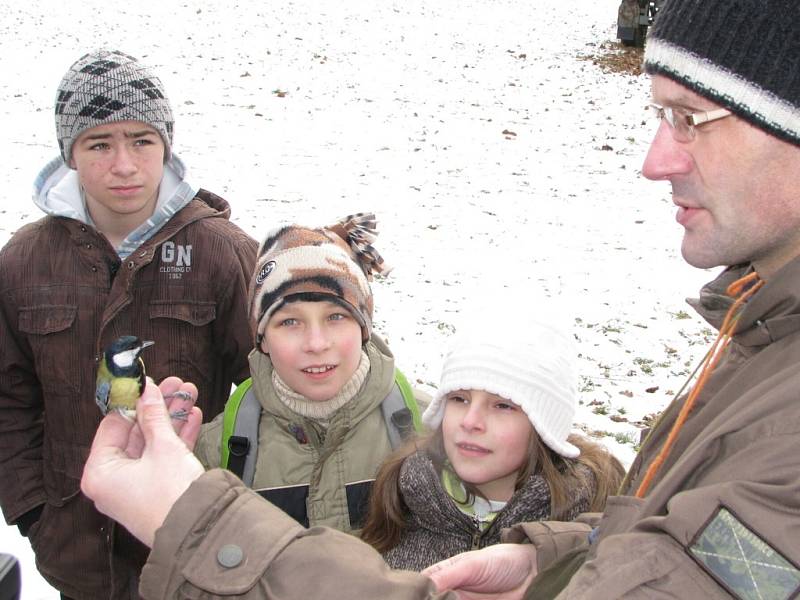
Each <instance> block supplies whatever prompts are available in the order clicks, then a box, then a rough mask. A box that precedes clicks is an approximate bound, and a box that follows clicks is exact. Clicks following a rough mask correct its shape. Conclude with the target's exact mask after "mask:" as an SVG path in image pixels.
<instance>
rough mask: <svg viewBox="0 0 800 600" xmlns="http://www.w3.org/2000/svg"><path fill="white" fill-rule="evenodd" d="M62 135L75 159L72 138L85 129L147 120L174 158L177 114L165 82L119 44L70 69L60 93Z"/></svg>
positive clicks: (63, 146) (65, 154)
mask: <svg viewBox="0 0 800 600" xmlns="http://www.w3.org/2000/svg"><path fill="white" fill-rule="evenodd" d="M55 114H56V136H57V137H58V146H59V148H60V150H61V157H62V158H63V159H64V162H66V163H67V164H69V162H70V158H71V151H72V144H73V143H75V140H76V139H77V138H78V136H79V135H80V134H81V132H82V131H84V130H85V129H90V128H92V127H96V126H97V125H104V124H106V123H113V122H116V121H141V122H142V123H146V124H147V125H150V126H151V127H152V128H153V129H155V130H156V131H158V133H159V134H160V135H161V139H162V140H164V162H166V161H168V160H169V157H170V155H171V146H172V130H173V125H174V123H175V120H174V119H173V117H172V109H171V108H170V105H169V99H168V98H167V95H166V93H165V92H164V86H163V85H162V84H161V81H160V80H159V79H158V77H156V76H155V75H154V74H153V72H152V71H151V70H150V69H149V68H148V67H146V66H145V65H143V64H142V63H140V62H139V61H138V60H136V59H135V58H134V57H132V56H129V55H127V54H124V53H122V52H119V51H117V50H96V51H94V52H91V53H89V54H85V55H84V56H82V57H81V58H79V59H78V60H77V61H76V62H75V63H74V64H73V65H72V66H71V67H70V68H69V70H68V71H67V73H66V75H64V78H63V79H62V80H61V83H60V84H59V86H58V92H57V94H56V110H55Z"/></svg>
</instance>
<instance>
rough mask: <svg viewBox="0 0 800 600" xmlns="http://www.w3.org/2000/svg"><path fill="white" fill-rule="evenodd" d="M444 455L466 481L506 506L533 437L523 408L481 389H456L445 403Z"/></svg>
mask: <svg viewBox="0 0 800 600" xmlns="http://www.w3.org/2000/svg"><path fill="white" fill-rule="evenodd" d="M444 401H445V402H446V404H445V409H444V419H443V420H442V437H443V438H444V450H445V453H446V454H447V458H448V460H449V461H450V464H451V465H452V466H453V469H454V470H455V472H456V473H457V474H458V476H459V478H461V480H462V481H466V482H468V483H471V484H473V485H475V486H476V487H477V488H478V489H479V490H480V491H481V493H482V494H483V495H484V496H485V497H486V498H487V499H489V500H497V501H507V500H508V499H509V498H511V496H512V494H513V493H514V484H515V482H516V479H517V474H518V473H519V470H520V469H521V468H522V467H523V465H525V463H526V462H527V461H528V460H529V458H530V457H529V452H530V441H531V435H532V433H533V425H531V422H530V420H529V419H528V415H526V414H525V413H524V412H523V410H522V409H521V408H520V407H519V405H517V404H514V403H513V402H511V400H507V399H505V398H503V397H502V396H498V395H496V394H490V393H489V392H485V391H483V390H458V391H455V392H450V393H449V394H447V396H446V397H445V398H444Z"/></svg>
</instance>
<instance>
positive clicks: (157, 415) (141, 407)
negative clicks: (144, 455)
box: [136, 377, 175, 448]
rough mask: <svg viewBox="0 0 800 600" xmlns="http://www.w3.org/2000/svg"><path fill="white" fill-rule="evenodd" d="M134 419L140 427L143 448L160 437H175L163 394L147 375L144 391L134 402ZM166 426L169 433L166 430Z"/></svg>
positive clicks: (154, 442) (155, 442) (156, 441)
mask: <svg viewBox="0 0 800 600" xmlns="http://www.w3.org/2000/svg"><path fill="white" fill-rule="evenodd" d="M136 421H137V423H138V424H139V427H140V428H141V432H142V436H143V439H144V446H145V448H146V447H147V446H150V445H152V444H157V443H158V442H159V441H160V440H162V439H167V440H169V439H170V438H171V437H175V431H174V430H173V428H172V424H171V423H170V418H169V413H168V412H167V406H166V404H165V403H164V396H163V395H162V393H161V390H160V389H159V387H158V386H156V385H155V384H154V383H153V380H152V379H150V378H149V377H148V379H147V385H146V386H145V388H144V392H142V396H141V397H140V398H139V400H138V402H137V404H136ZM167 428H169V433H167V431H166V429H167ZM164 436H165V437H164Z"/></svg>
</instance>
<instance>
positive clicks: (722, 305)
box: [687, 256, 800, 347]
mask: <svg viewBox="0 0 800 600" xmlns="http://www.w3.org/2000/svg"><path fill="white" fill-rule="evenodd" d="M752 270H753V267H752V265H749V264H748V265H737V266H733V267H728V268H727V269H725V270H724V271H722V273H720V274H719V276H718V277H717V278H716V279H714V280H713V281H711V282H710V283H708V284H706V285H705V286H704V287H703V288H702V290H701V291H700V297H699V298H694V299H688V300H687V301H688V302H689V304H690V305H691V306H692V307H693V308H694V309H695V310H696V311H697V312H698V314H699V315H700V316H701V317H703V318H704V319H705V320H706V321H708V322H709V323H710V324H711V325H712V326H713V327H714V328H716V329H719V326H720V324H721V323H722V319H723V318H724V317H725V313H726V312H727V311H728V309H729V308H730V306H731V304H732V303H733V298H731V297H729V296H728V295H727V294H726V293H725V289H726V288H727V287H728V286H729V285H730V284H731V283H733V282H734V281H736V280H737V279H739V278H741V277H743V276H745V275H747V274H748V273H749V272H751V271H752ZM798 280H800V256H798V257H796V258H794V259H793V260H791V261H790V262H789V263H787V264H786V265H784V266H783V268H781V269H780V270H779V271H778V272H777V273H775V275H774V276H773V277H772V278H770V279H769V280H768V281H766V283H765V285H764V287H763V288H761V289H760V290H759V291H758V292H757V293H756V294H755V295H754V296H753V297H752V298H751V299H750V301H749V302H748V303H747V305H746V306H745V307H744V309H743V310H742V313H741V315H740V317H739V323H738V326H737V329H736V334H735V335H734V337H733V339H734V341H735V342H736V343H737V344H739V345H741V346H746V347H755V346H764V345H767V344H770V343H772V342H776V341H778V340H780V339H781V338H783V337H785V336H787V335H789V334H791V333H794V332H796V331H798V330H800V287H798V285H797V281H798Z"/></svg>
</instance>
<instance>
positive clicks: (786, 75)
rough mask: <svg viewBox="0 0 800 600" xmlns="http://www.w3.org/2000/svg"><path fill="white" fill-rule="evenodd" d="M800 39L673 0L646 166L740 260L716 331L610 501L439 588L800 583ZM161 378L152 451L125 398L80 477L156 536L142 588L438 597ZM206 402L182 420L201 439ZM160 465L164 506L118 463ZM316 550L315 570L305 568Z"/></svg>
mask: <svg viewBox="0 0 800 600" xmlns="http://www.w3.org/2000/svg"><path fill="white" fill-rule="evenodd" d="M799 56H800V3H798V2H797V0H668V2H667V3H666V4H665V5H664V8H663V9H662V11H661V12H660V13H659V16H658V18H657V19H656V22H655V25H654V27H653V29H652V30H651V33H650V36H649V39H648V43H647V50H646V53H645V67H646V70H647V72H648V73H649V74H650V75H651V77H652V95H653V101H654V102H655V103H657V110H656V114H657V116H659V117H661V118H662V120H661V122H660V124H659V127H658V130H657V132H656V134H655V137H654V139H653V142H652V144H651V147H650V150H649V152H648V154H647V158H646V159H645V163H644V167H643V173H644V175H645V176H646V177H648V178H650V179H653V180H663V181H669V182H670V184H671V186H672V195H673V200H674V202H675V205H676V206H677V207H678V208H677V215H676V218H677V221H678V223H679V224H680V225H682V226H683V228H684V238H683V243H682V254H683V256H684V258H685V259H686V260H687V261H688V262H689V263H690V264H692V265H694V266H697V267H700V268H709V267H716V266H726V268H725V269H724V270H723V271H722V273H721V274H720V275H719V276H718V277H717V278H716V279H715V280H714V281H713V282H711V283H710V284H708V285H707V286H706V287H704V288H703V290H702V291H701V294H700V298H699V299H698V300H695V301H694V302H693V306H695V308H696V309H697V310H698V311H699V312H700V314H701V315H702V316H703V317H705V318H706V319H707V320H708V321H709V322H710V323H712V324H713V325H714V326H715V327H717V328H718V329H719V332H720V335H719V337H718V339H717V341H716V342H715V343H714V345H713V346H712V348H711V350H710V351H709V353H708V355H707V357H706V359H705V360H704V363H703V367H702V369H701V371H700V374H699V376H698V378H697V379H696V380H695V381H694V382H693V385H692V386H691V391H690V392H689V393H688V394H687V395H685V396H681V397H679V398H677V399H676V400H675V401H674V402H673V403H672V404H671V405H670V406H669V407H668V408H667V409H666V410H665V411H664V413H663V415H662V417H661V418H660V420H659V422H658V423H657V424H656V425H655V426H654V428H653V430H652V432H651V433H650V435H649V436H648V438H647V439H646V440H645V442H644V443H643V445H642V448H641V451H640V453H639V455H638V456H637V458H636V460H635V461H634V463H633V465H632V467H631V469H630V472H629V473H628V475H627V477H626V479H625V481H624V483H623V485H622V489H621V490H620V494H619V495H618V496H614V497H611V498H610V499H609V501H608V505H607V508H606V511H605V513H604V514H603V515H594V516H591V515H588V516H586V517H585V518H583V519H580V522H573V523H558V522H544V523H543V522H539V523H527V524H523V525H522V526H519V527H518V528H517V529H515V530H514V531H512V532H511V533H510V538H509V539H510V540H511V541H518V542H520V541H527V542H530V543H528V544H500V545H497V546H492V547H490V548H487V549H484V550H479V551H476V552H470V553H466V554H462V555H459V556H457V557H454V558H452V559H449V560H448V561H444V562H443V563H439V564H438V565H434V566H433V567H431V568H429V569H428V570H427V571H426V572H425V575H428V576H429V577H430V578H431V579H432V580H433V583H434V584H435V585H436V586H437V587H438V589H440V590H447V589H456V590H458V591H459V592H460V593H461V595H460V597H461V598H477V597H481V598H489V597H498V598H499V597H502V598H523V597H524V598H526V599H535V598H554V597H556V596H557V597H558V598H581V599H603V600H605V599H607V598H621V597H625V598H667V597H668V598H687V599H695V598H704V599H705V598H730V597H736V598H792V597H797V595H798V592H799V591H800V544H799V543H798V539H800V453H798V451H797V449H798V440H800V75H799V74H798V70H797V67H796V65H795V62H796V61H797V59H798V57H799ZM147 394H151V396H150V397H148V398H147V399H145V400H143V402H146V403H148V404H149V410H151V411H155V412H157V413H158V414H157V415H155V416H157V417H159V419H158V420H153V421H152V422H150V419H147V420H145V421H143V423H144V428H145V437H146V438H147V439H148V440H149V445H148V449H147V450H145V453H144V454H143V455H142V457H141V458H140V459H138V460H137V459H136V458H137V457H136V456H134V457H133V459H131V458H130V457H127V456H125V455H124V454H123V453H122V452H121V450H120V449H121V448H125V445H126V443H127V440H128V435H129V432H130V427H131V426H130V425H127V426H126V425H125V424H124V423H122V421H121V420H119V419H116V418H115V417H109V418H107V419H106V420H105V421H104V423H103V424H102V429H101V431H100V435H98V437H97V438H96V440H95V446H94V448H93V452H92V455H91V456H90V462H89V466H88V468H87V470H86V472H85V473H84V479H83V489H84V492H85V493H86V494H87V495H88V496H90V497H92V498H94V499H95V501H96V502H97V503H98V505H99V506H100V507H101V510H104V511H107V512H108V513H109V514H111V515H112V516H114V517H115V518H117V519H119V520H120V521H121V522H123V523H126V525H128V526H129V527H131V530H132V531H135V532H137V535H139V536H140V537H141V538H142V539H144V540H146V541H148V542H149V543H150V544H152V545H153V552H152V553H151V555H150V560H149V563H148V567H146V568H145V573H144V577H143V586H142V592H143V595H144V596H145V597H147V598H149V597H171V596H169V594H170V593H172V592H173V591H175V590H178V589H180V590H181V593H183V594H186V595H192V594H195V595H198V596H200V595H202V594H203V593H204V592H205V593H216V594H221V593H237V594H247V597H249V598H260V597H268V596H269V595H270V590H277V589H279V590H281V597H282V598H312V597H326V598H338V597H342V598H343V597H347V598H384V599H389V600H393V599H395V598H429V597H434V596H435V594H436V592H435V590H434V589H433V588H432V587H431V586H430V585H428V584H429V580H426V579H425V578H424V577H420V576H413V575H411V574H409V573H407V572H390V571H388V570H387V569H386V567H385V565H383V564H382V563H381V561H380V559H379V557H378V556H377V554H375V553H374V552H372V551H371V550H370V549H369V548H368V547H366V546H365V545H363V544H357V543H356V542H355V541H353V540H352V538H350V539H348V538H347V537H346V536H344V535H343V534H340V533H337V532H333V531H325V530H319V529H315V530H303V529H302V528H300V527H299V526H297V525H293V524H292V523H290V520H289V519H288V517H285V516H283V515H281V514H280V511H278V510H277V509H275V508H273V507H271V506H270V505H269V504H268V503H265V502H260V501H258V499H257V498H255V497H254V496H253V495H252V493H251V492H248V491H247V490H245V489H244V488H243V487H242V486H241V485H240V484H238V483H237V482H236V481H235V480H234V478H233V477H232V476H230V475H229V474H226V473H224V472H222V471H210V472H208V473H206V474H201V473H202V470H201V469H199V468H198V465H197V463H196V461H193V459H191V457H190V455H188V453H187V451H186V449H185V447H183V446H182V444H181V443H180V442H179V441H178V439H177V438H176V437H175V436H174V434H172V431H171V429H170V427H169V420H168V418H167V416H166V411H165V409H164V408H163V405H162V403H161V401H160V397H159V396H158V395H157V390H155V388H154V387H152V386H151V387H150V388H149V389H148V392H147ZM197 420H198V419H197V416H196V415H193V416H192V420H191V421H190V423H189V425H190V427H189V428H187V429H186V430H185V431H183V432H182V437H183V439H185V440H187V441H191V437H192V435H195V434H194V433H193V432H194V428H196V427H197ZM156 423H160V424H159V427H160V429H159V430H158V432H156V431H155V428H154V424H156ZM133 435H134V436H138V435H140V434H139V433H138V432H137V430H136V429H134V430H133ZM167 446H169V447H170V448H172V450H171V451H169V452H168V451H167V449H166V448H167ZM136 454H137V456H138V453H136ZM166 456H170V457H173V458H171V459H170V460H169V461H168V462H166V461H167V459H166V458H165V457H166ZM159 461H161V462H159ZM179 461H182V463H181V464H183V465H184V466H183V467H182V468H181V469H176V468H175V467H176V465H178V464H179ZM159 464H163V465H166V466H170V467H172V470H171V471H170V475H169V483H170V488H169V489H170V490H171V492H170V494H171V496H170V497H165V496H164V495H163V494H162V495H161V496H160V503H159V506H160V510H161V512H160V513H158V514H156V515H155V517H154V516H153V512H152V511H150V512H147V511H143V510H142V509H141V507H140V506H139V503H131V502H126V497H125V494H124V490H125V489H126V485H125V482H126V480H125V479H124V478H123V477H122V476H121V475H120V470H121V469H129V470H130V473H131V474H132V476H129V477H128V480H132V479H134V480H136V481H137V482H148V481H150V480H151V479H152V478H155V479H154V481H155V483H152V482H151V484H152V485H151V487H157V486H158V483H159V479H158V473H159V466H158V465H159ZM178 483H180V485H178ZM130 485H131V484H128V485H127V487H128V488H129V487H130ZM184 490H185V491H184ZM139 493H142V492H141V490H139ZM178 496H180V498H178ZM176 498H178V499H177V504H176V506H175V508H174V509H171V508H172V503H173V502H175V501H176ZM165 502H166V504H165ZM170 509H171V510H170ZM255 524H258V526H257V527H256V526H254V525H255ZM158 526H161V528H160V529H159V531H158V534H157V535H156V532H155V528H156V527H158ZM250 557H252V558H250ZM305 564H308V565H310V564H313V565H314V574H313V576H312V577H309V578H298V577H297V572H298V569H300V568H302V567H300V565H305Z"/></svg>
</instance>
